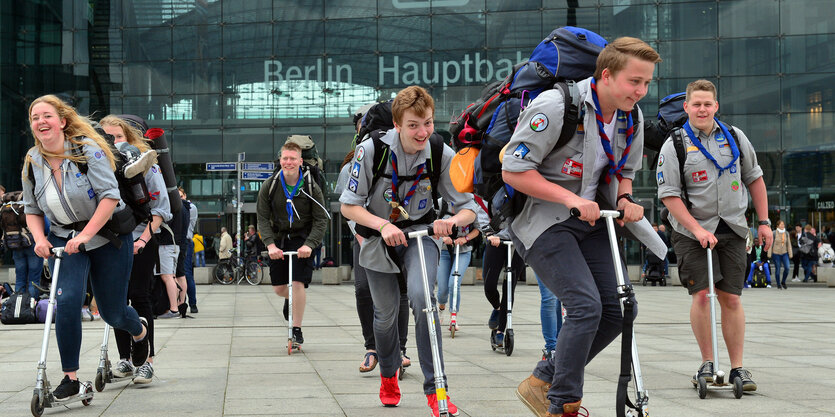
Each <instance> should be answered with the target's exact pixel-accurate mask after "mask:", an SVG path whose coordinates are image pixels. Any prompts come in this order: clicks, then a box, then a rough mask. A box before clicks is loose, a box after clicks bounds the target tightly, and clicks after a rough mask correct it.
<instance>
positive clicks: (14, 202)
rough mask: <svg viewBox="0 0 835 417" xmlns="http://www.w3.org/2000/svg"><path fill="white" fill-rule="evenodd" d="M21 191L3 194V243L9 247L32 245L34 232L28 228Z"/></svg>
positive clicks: (0, 212)
mask: <svg viewBox="0 0 835 417" xmlns="http://www.w3.org/2000/svg"><path fill="white" fill-rule="evenodd" d="M21 194H22V193H21V192H20V191H12V192H8V193H6V194H5V195H4V196H3V206H2V208H0V228H2V231H3V244H4V245H5V247H6V248H7V249H12V250H15V249H24V248H28V247H30V246H32V244H33V243H34V239H33V238H32V233H31V232H29V229H27V228H26V215H25V214H24V213H23V202H22V201H20V198H21Z"/></svg>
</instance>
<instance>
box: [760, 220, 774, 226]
mask: <svg viewBox="0 0 835 417" xmlns="http://www.w3.org/2000/svg"><path fill="white" fill-rule="evenodd" d="M759 225H760V226H768V227H771V219H765V220H760V221H759Z"/></svg>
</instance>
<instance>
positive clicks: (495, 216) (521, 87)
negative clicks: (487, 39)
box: [450, 26, 637, 230]
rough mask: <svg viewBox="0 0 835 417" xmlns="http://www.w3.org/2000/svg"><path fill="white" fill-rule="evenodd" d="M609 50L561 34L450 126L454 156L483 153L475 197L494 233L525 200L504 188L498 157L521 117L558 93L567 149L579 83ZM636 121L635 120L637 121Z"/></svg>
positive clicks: (580, 34)
mask: <svg viewBox="0 0 835 417" xmlns="http://www.w3.org/2000/svg"><path fill="white" fill-rule="evenodd" d="M607 44H608V42H606V40H605V39H603V37H601V36H600V35H598V34H596V33H594V32H592V31H590V30H587V29H582V28H577V27H572V26H565V27H561V28H557V29H555V30H554V31H552V32H551V33H550V34H549V35H548V36H547V37H546V38H545V39H543V40H542V42H540V43H539V45H537V46H536V48H535V49H534V50H533V53H531V57H530V59H529V60H528V61H526V62H523V63H520V64H517V65H515V66H514V67H513V68H512V69H511V73H510V75H508V76H507V78H505V79H504V80H503V81H500V82H494V83H492V84H489V85H488V86H487V87H485V89H484V90H483V91H482V95H481V97H480V98H479V100H478V101H476V102H475V103H472V104H470V105H469V106H467V108H466V109H465V110H464V111H463V112H462V113H461V114H460V115H459V116H458V117H456V118H455V119H453V120H452V121H451V122H450V133H451V134H452V138H453V145H454V147H455V148H456V150H459V151H460V150H462V149H464V148H468V147H470V148H476V149H480V152H479V154H478V156H476V157H475V159H474V162H473V165H474V176H473V193H474V194H475V195H476V196H477V197H480V198H481V200H483V201H486V202H487V203H488V207H485V208H486V209H487V213H488V214H490V215H491V217H492V220H491V227H492V228H493V229H494V230H499V229H501V228H502V227H501V225H502V224H503V223H504V222H505V220H508V219H510V218H512V217H513V216H515V215H516V214H518V213H519V212H520V211H521V210H522V207H523V206H524V203H525V200H526V196H524V195H523V194H521V193H518V192H516V191H515V190H514V189H513V188H512V187H510V186H509V185H507V184H505V183H504V181H503V180H502V175H501V173H502V164H501V162H500V161H499V154H500V153H501V151H502V149H503V148H504V146H505V145H506V144H507V143H508V142H509V141H510V137H511V136H512V135H513V131H514V130H515V129H516V123H517V122H518V119H519V113H520V112H521V111H522V110H523V109H524V108H525V107H526V106H527V105H528V104H530V103H531V101H533V100H534V99H535V98H536V97H537V96H539V94H540V93H542V92H543V91H546V90H551V89H554V88H558V89H560V90H561V91H562V92H563V95H564V96H565V97H566V100H565V101H566V103H569V104H568V105H567V106H566V109H565V115H564V122H563V128H562V132H561V133H560V138H559V140H558V141H557V148H559V147H562V146H563V145H565V143H566V142H568V140H569V139H571V137H572V136H573V135H574V133H575V131H576V129H577V124H578V122H579V121H580V117H581V114H580V102H579V94H578V92H577V90H576V86H575V81H580V80H583V79H586V78H588V77H591V76H592V75H593V74H594V70H595V68H596V65H597V56H598V55H599V54H600V51H602V50H603V48H604V47H605V46H606V45H607ZM634 118H635V120H637V116H634ZM452 175H455V173H453V174H452ZM453 182H455V181H453Z"/></svg>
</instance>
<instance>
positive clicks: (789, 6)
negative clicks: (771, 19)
mask: <svg viewBox="0 0 835 417" xmlns="http://www.w3.org/2000/svg"><path fill="white" fill-rule="evenodd" d="M833 15H835V3H833V2H832V1H831V0H791V1H788V0H783V2H782V3H781V4H780V25H781V27H780V29H781V30H782V32H783V34H786V35H803V34H807V33H827V32H828V33H832V32H835V21H833V19H832V16H833Z"/></svg>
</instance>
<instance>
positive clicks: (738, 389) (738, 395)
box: [734, 377, 742, 400]
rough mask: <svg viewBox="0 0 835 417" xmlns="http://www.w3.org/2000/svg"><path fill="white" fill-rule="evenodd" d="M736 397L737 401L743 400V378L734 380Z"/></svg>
mask: <svg viewBox="0 0 835 417" xmlns="http://www.w3.org/2000/svg"><path fill="white" fill-rule="evenodd" d="M734 397H736V399H737V400H738V399H740V398H742V378H740V377H736V378H734Z"/></svg>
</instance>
